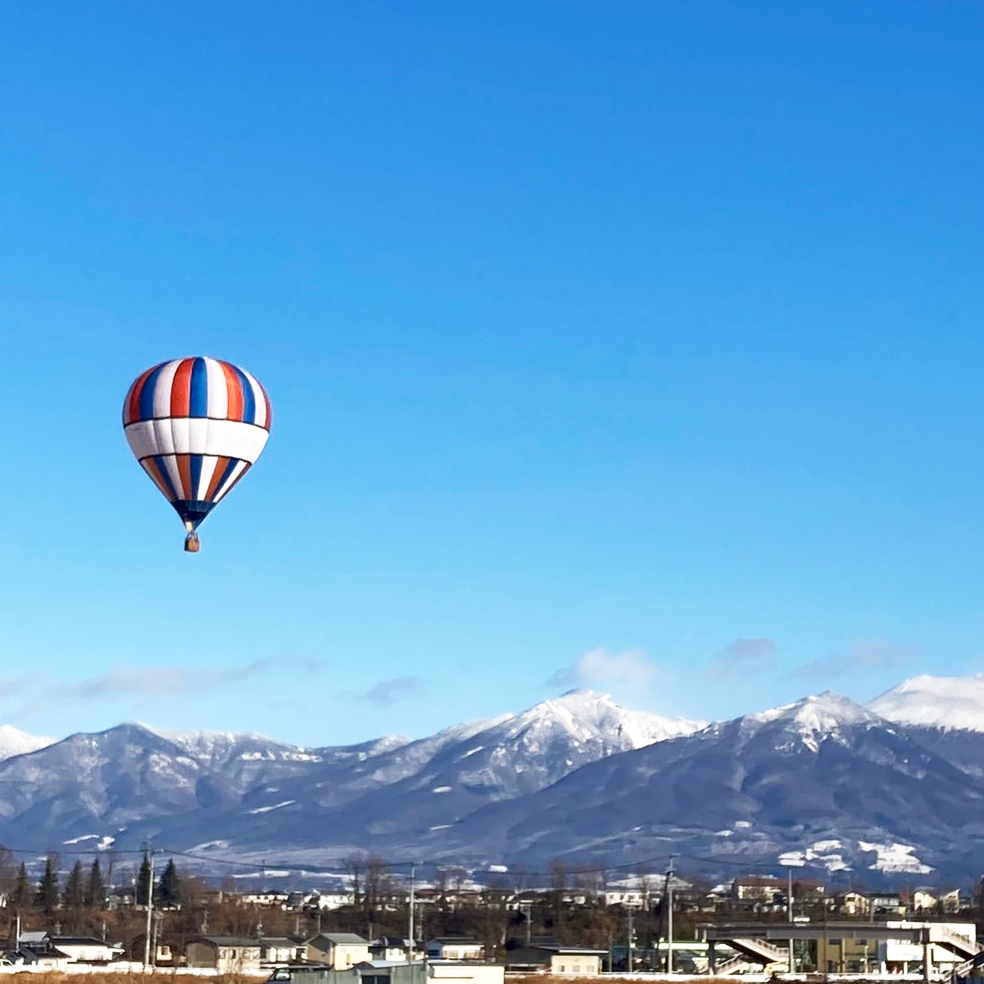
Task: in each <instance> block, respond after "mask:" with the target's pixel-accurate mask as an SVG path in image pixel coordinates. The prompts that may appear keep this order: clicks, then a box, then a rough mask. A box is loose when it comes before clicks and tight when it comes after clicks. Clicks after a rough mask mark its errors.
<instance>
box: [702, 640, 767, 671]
mask: <svg viewBox="0 0 984 984" xmlns="http://www.w3.org/2000/svg"><path fill="white" fill-rule="evenodd" d="M711 665H712V667H713V668H714V669H715V670H716V671H718V672H719V673H722V674H724V675H725V676H726V677H728V678H729V679H734V678H736V677H748V676H756V675H757V674H759V673H767V672H769V671H770V670H772V669H773V668H774V667H775V665H776V644H775V643H774V642H773V641H772V640H771V639H732V640H731V642H729V643H728V644H727V645H726V646H725V647H724V649H722V650H720V652H717V653H715V654H714V656H712V657H711Z"/></svg>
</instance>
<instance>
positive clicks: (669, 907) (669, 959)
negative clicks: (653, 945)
mask: <svg viewBox="0 0 984 984" xmlns="http://www.w3.org/2000/svg"><path fill="white" fill-rule="evenodd" d="M674 857H676V855H675V854H671V855H670V867H669V870H668V871H667V872H666V972H667V973H668V974H672V973H673V858H674Z"/></svg>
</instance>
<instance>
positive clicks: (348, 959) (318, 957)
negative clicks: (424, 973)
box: [304, 933, 406, 970]
mask: <svg viewBox="0 0 984 984" xmlns="http://www.w3.org/2000/svg"><path fill="white" fill-rule="evenodd" d="M304 956H305V958H306V959H307V960H310V961H313V962H315V963H323V964H327V965H328V966H329V967H331V968H333V969H334V970H348V969H349V968H350V967H354V966H355V965H356V964H358V963H363V962H365V961H367V960H369V959H370V953H369V944H368V943H367V942H366V941H365V940H364V939H363V938H362V937H361V936H358V935H357V934H356V933H318V935H317V936H312V937H311V938H310V939H309V940H307V941H306V944H305V954H304ZM402 958H403V959H405V958H406V951H404V952H403V954H402Z"/></svg>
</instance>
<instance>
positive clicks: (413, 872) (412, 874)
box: [407, 861, 417, 964]
mask: <svg viewBox="0 0 984 984" xmlns="http://www.w3.org/2000/svg"><path fill="white" fill-rule="evenodd" d="M416 875H417V862H416V861H412V862H411V863H410V926H409V930H410V939H409V940H408V941H407V942H408V943H409V944H410V948H409V950H408V951H407V963H408V964H409V963H413V951H414V945H413V890H414V880H415V878H416Z"/></svg>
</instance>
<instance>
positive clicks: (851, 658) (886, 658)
mask: <svg viewBox="0 0 984 984" xmlns="http://www.w3.org/2000/svg"><path fill="white" fill-rule="evenodd" d="M914 653H915V649H914V647H912V646H898V645H895V644H893V643H890V642H884V641H883V640H880V639H871V640H868V641H866V642H855V643H853V644H852V645H850V646H849V647H848V648H847V650H846V651H844V652H839V653H831V654H830V655H828V656H820V657H818V658H817V659H814V660H811V661H810V662H809V663H804V664H803V665H802V666H800V667H799V668H798V669H795V670H793V672H792V673H790V674H789V676H790V679H793V680H803V679H810V680H815V679H828V678H830V677H837V676H844V675H845V674H849V673H863V672H865V671H866V670H894V669H897V668H898V667H900V666H903V665H904V664H906V663H908V662H909V660H910V659H911V658H912V656H913V654H914Z"/></svg>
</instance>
